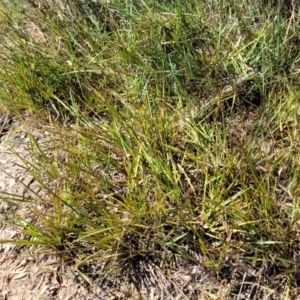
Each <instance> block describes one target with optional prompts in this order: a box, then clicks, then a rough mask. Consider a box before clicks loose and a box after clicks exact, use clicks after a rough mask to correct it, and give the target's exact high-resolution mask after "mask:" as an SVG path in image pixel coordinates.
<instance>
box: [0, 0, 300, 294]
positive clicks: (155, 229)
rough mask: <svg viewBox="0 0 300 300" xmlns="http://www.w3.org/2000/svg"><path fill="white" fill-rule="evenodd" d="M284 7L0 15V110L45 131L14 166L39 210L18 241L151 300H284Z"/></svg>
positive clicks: (289, 161)
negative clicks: (23, 172)
mask: <svg viewBox="0 0 300 300" xmlns="http://www.w3.org/2000/svg"><path fill="white" fill-rule="evenodd" d="M286 2H288V1H283V0H282V1H276V2H274V3H273V2H272V1H256V2H255V1H246V2H245V1H239V0H238V1H189V3H188V4H187V3H186V1H180V0H178V1H129V2H128V1H93V2H92V1H77V0H76V1H75V0H70V1H66V2H63V3H62V4H59V5H57V6H55V5H52V6H49V7H48V8H47V7H43V5H42V6H41V7H40V9H36V8H35V9H33V8H34V6H32V3H31V1H28V3H29V4H28V7H26V9H24V10H22V8H21V7H19V6H13V5H3V4H2V6H3V7H2V10H1V18H0V28H1V32H2V37H1V55H0V61H1V66H2V67H1V70H0V98H1V102H2V104H4V105H5V106H6V107H7V108H9V109H10V110H11V111H13V112H14V113H15V114H24V113H25V112H26V113H27V112H29V113H30V114H33V115H36V116H39V118H41V117H44V120H45V123H47V122H48V121H47V120H49V119H50V120H52V121H51V122H52V123H51V124H52V132H51V133H52V134H51V140H49V141H47V143H46V144H47V145H46V146H45V145H41V144H40V143H39V142H38V141H37V140H36V139H35V137H34V136H32V137H31V141H32V142H31V147H30V149H29V151H30V153H31V157H32V160H31V161H24V165H25V167H26V168H27V169H28V170H29V171H30V172H31V173H32V174H33V175H34V177H35V179H36V181H38V182H39V183H40V185H41V186H42V188H43V189H44V190H45V191H46V192H47V197H46V199H38V200H35V201H37V202H39V203H42V209H38V208H36V209H34V214H35V215H36V219H35V222H31V223H29V222H24V220H18V218H17V216H16V221H17V222H18V223H19V224H20V226H21V228H22V229H23V232H24V233H26V235H28V236H29V237H30V239H29V240H20V241H18V243H21V244H22V243H24V244H36V245H42V246H46V247H50V248H53V249H55V250H56V251H57V252H58V253H59V254H60V255H61V257H63V258H64V259H66V260H72V261H73V262H75V264H76V266H77V268H78V270H80V272H81V273H82V274H83V276H84V277H85V278H86V280H88V281H91V280H92V279H95V278H96V277H97V278H96V279H97V280H100V281H102V284H104V281H105V280H110V279H111V278H114V277H120V276H123V277H122V278H126V280H129V281H130V282H133V283H134V284H135V285H136V286H137V287H138V288H139V289H141V290H143V289H147V286H149V284H150V285H151V284H152V286H155V284H156V282H157V283H160V284H162V285H163V286H161V287H160V293H162V294H163V295H165V297H169V298H166V299H175V298H176V299H198V298H199V297H203V299H206V298H204V297H207V299H217V298H213V297H223V298H224V299H225V298H226V297H227V298H228V297H229V298H234V299H242V298H241V297H242V296H241V295H242V294H244V295H248V296H246V297H250V298H251V299H253V297H258V298H261V299H262V298H264V297H271V298H270V299H284V297H286V298H285V299H288V298H289V297H292V296H291V295H292V294H293V293H295V292H294V291H296V290H297V287H298V285H299V282H298V281H299V274H298V262H299V257H298V253H299V195H298V193H299V180H298V178H299V175H300V174H299V170H300V168H299V162H300V157H299V134H298V132H299V103H298V99H299V88H298V86H299V79H298V78H299V74H298V73H299V57H300V53H299V37H298V32H299V29H300V21H299V11H298V9H299V7H298V6H297V5H296V4H292V3H286ZM30 3H31V5H30ZM47 3H48V2H47ZM58 3H60V2H58ZM293 3H294V2H293ZM37 207H39V208H40V207H41V205H39V206H37ZM91 266H93V268H94V269H93V271H91V268H92V267H91ZM191 268H198V269H197V271H195V272H194V273H193V272H192V271H191ZM174 270H182V272H187V273H188V276H190V280H189V281H188V282H189V285H188V288H184V284H183V283H182V278H183V277H180V276H179V277H180V278H181V279H178V278H179V277H178V276H177V275H178V273H176V272H175V271H174ZM89 272H91V273H93V274H89ZM174 274H175V275H176V274H177V275H176V276H177V277H176V276H175V275H174ZM172 276H173V277H172ZM174 276H175V277H174ZM124 280H125V279H124ZM227 283H229V289H228V285H227ZM225 285H226V287H227V289H226V291H225V292H224V289H223V291H222V288H221V287H222V286H225ZM270 291H271V292H270ZM222 292H223V294H222ZM180 293H182V298H178V297H179V296H178V295H180ZM184 294H185V296H184ZM184 297H186V298H184ZM197 297H198V298H197ZM209 297H211V298H209ZM281 297H282V298H281ZM250 298H249V299H250ZM199 299H200V298H199ZM201 299H202V298H201ZM218 299H219V298H218ZM243 299H244V298H243ZM268 299H269V298H268Z"/></svg>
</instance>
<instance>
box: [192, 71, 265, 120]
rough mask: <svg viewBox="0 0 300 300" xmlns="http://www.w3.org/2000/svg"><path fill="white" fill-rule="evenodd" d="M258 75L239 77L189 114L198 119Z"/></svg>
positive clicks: (251, 74)
mask: <svg viewBox="0 0 300 300" xmlns="http://www.w3.org/2000/svg"><path fill="white" fill-rule="evenodd" d="M259 75H260V74H259V73H256V72H251V73H249V74H247V75H245V76H243V77H240V78H238V79H236V81H235V82H233V83H232V84H230V85H226V86H225V87H224V88H223V89H222V91H221V92H220V93H219V94H218V95H217V96H214V97H212V98H210V99H209V100H207V101H206V102H205V103H204V104H202V105H201V104H200V105H197V106H196V107H195V108H194V109H193V110H192V111H191V114H192V116H194V117H199V116H200V114H203V113H205V112H207V111H208V110H209V109H211V108H212V107H213V106H215V105H216V104H217V103H218V102H220V101H224V100H226V99H227V98H228V97H229V96H232V93H233V92H234V90H235V89H236V88H237V87H238V86H240V85H242V84H243V83H245V82H247V81H249V80H253V79H255V78H258V77H259Z"/></svg>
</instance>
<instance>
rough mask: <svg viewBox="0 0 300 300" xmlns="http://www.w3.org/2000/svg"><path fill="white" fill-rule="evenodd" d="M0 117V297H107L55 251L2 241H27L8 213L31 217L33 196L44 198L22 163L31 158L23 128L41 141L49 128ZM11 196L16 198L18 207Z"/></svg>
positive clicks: (27, 299)
mask: <svg viewBox="0 0 300 300" xmlns="http://www.w3.org/2000/svg"><path fill="white" fill-rule="evenodd" d="M0 119H1V122H0V130H1V131H0V137H1V140H0V195H1V201H0V240H1V241H2V243H1V244H0V263H1V269H0V299H1V300H5V299H7V300H14V299H15V300H17V299H18V300H21V299H24V300H25V299H26V300H30V299H32V300H36V299H62V300H66V299H107V298H99V297H98V296H97V295H95V293H94V292H93V291H92V290H91V288H89V287H88V285H87V284H86V283H85V282H83V281H82V280H80V278H79V276H78V273H76V270H74V268H72V266H69V265H68V264H66V263H64V262H63V261H60V260H59V258H58V257H57V256H56V255H55V253H54V252H51V251H46V250H45V249H44V248H43V249H41V250H40V251H37V250H36V248H35V249H33V247H31V246H26V247H25V246H22V245H15V244H12V243H8V242H5V241H9V240H17V239H20V238H22V239H26V236H25V235H24V234H23V233H22V232H21V231H20V228H18V227H17V226H16V224H14V223H13V220H12V218H11V217H10V216H11V215H12V214H14V213H18V215H22V217H23V218H24V219H25V220H26V221H31V220H32V219H33V218H34V216H32V215H31V213H30V206H32V205H35V199H36V198H37V197H41V198H43V197H45V194H44V192H43V191H42V189H41V188H40V187H39V185H38V184H37V183H36V182H35V181H34V179H33V177H32V176H31V175H30V174H29V173H28V172H26V170H25V169H24V168H23V167H22V164H23V162H22V160H23V159H24V160H30V157H28V155H29V154H28V151H27V150H28V149H27V147H28V145H29V136H28V134H26V131H29V132H31V133H32V134H33V135H34V136H35V138H37V139H40V140H42V139H45V137H47V135H46V133H47V132H45V131H44V130H42V129H37V128H36V127H35V128H34V127H31V124H30V119H24V120H23V121H20V120H14V119H13V118H10V117H8V116H7V115H5V114H3V115H2V116H1V118H0ZM10 199H14V200H18V205H14V204H12V203H11V202H10V201H9V200H10ZM28 200H29V201H28ZM14 203H15V201H14ZM99 295H100V294H99Z"/></svg>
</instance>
